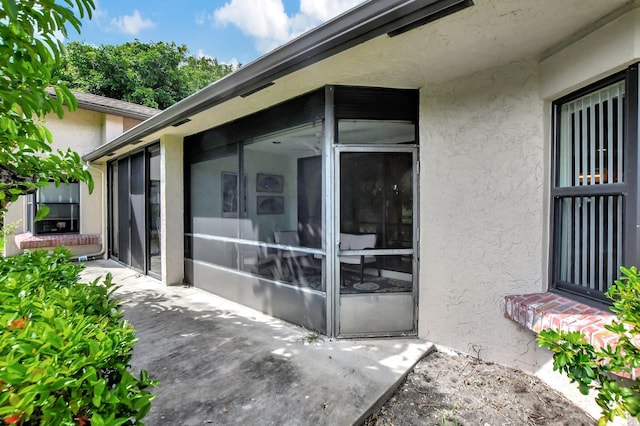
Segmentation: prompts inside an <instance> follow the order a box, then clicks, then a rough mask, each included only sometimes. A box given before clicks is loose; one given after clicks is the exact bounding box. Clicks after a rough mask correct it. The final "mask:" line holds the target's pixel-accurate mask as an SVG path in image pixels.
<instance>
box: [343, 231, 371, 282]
mask: <svg viewBox="0 0 640 426" xmlns="http://www.w3.org/2000/svg"><path fill="white" fill-rule="evenodd" d="M376 240H377V236H376V234H362V235H356V234H340V250H365V249H369V248H375V246H376ZM371 263H375V264H376V269H377V270H378V276H380V265H378V259H377V258H376V257H375V256H373V255H361V256H351V255H347V256H340V268H342V265H359V266H360V283H361V284H362V282H363V281H364V266H365V265H367V264H371Z"/></svg>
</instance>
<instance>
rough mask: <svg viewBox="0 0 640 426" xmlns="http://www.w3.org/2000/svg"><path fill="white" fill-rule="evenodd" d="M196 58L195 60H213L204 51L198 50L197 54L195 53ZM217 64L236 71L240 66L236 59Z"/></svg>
mask: <svg viewBox="0 0 640 426" xmlns="http://www.w3.org/2000/svg"><path fill="white" fill-rule="evenodd" d="M196 57H197V58H207V59H214V57H213V56H211V55H209V54H208V53H206V52H205V51H204V50H202V49H198V52H196ZM218 63H219V64H220V65H231V67H232V68H233V69H234V70H235V69H238V66H239V65H240V62H238V59H237V58H231V59H230V60H228V61H218Z"/></svg>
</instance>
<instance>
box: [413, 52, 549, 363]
mask: <svg viewBox="0 0 640 426" xmlns="http://www.w3.org/2000/svg"><path fill="white" fill-rule="evenodd" d="M538 89H539V87H538V70H537V64H536V63H535V62H533V61H531V62H527V61H523V62H517V63H512V64H509V65H507V66H504V67H500V68H496V69H490V70H487V71H484V72H481V73H476V74H474V75H472V76H469V77H466V78H461V79H458V80H455V81H451V82H448V83H445V84H441V85H438V86H436V87H427V88H424V89H422V90H421V94H420V98H421V101H420V107H421V108H420V157H421V176H420V195H421V201H420V204H421V210H420V222H421V233H420V234H421V235H420V241H421V243H420V247H421V258H420V276H419V278H420V295H419V297H420V308H419V333H420V337H422V338H425V339H428V340H430V341H433V342H437V343H438V344H441V345H445V346H448V347H451V348H454V349H456V350H459V351H462V352H465V353H470V354H475V353H476V352H478V351H479V352H480V356H481V357H482V358H483V359H489V360H491V361H494V362H498V363H501V364H506V365H511V366H515V367H518V368H521V369H524V370H527V371H532V370H533V369H534V368H535V363H536V361H535V357H534V352H535V348H536V344H535V341H534V335H533V333H531V332H529V331H523V330H520V329H519V327H518V326H517V325H516V324H515V323H513V322H512V321H509V320H507V319H505V318H503V315H502V311H503V304H504V299H503V298H504V296H505V295H507V294H517V293H523V292H524V293H532V292H539V291H545V290H546V286H545V285H544V282H543V281H544V280H543V253H544V252H545V248H544V247H543V244H542V235H543V232H544V226H543V216H544V211H543V208H544V207H543V206H544V205H545V203H544V189H543V187H544V174H545V170H546V166H545V157H544V152H545V150H544V139H545V138H544V135H543V111H544V104H543V101H542V100H540V98H539V96H538Z"/></svg>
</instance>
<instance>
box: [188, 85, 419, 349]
mask: <svg viewBox="0 0 640 426" xmlns="http://www.w3.org/2000/svg"><path fill="white" fill-rule="evenodd" d="M342 119H348V120H355V121H359V120H362V121H370V122H378V123H382V122H406V123H411V126H412V128H411V129H412V130H411V131H412V134H411V137H410V138H409V139H410V140H407V141H403V142H397V141H396V142H389V143H397V144H398V145H395V146H386V148H387V150H388V151H389V152H393V151H411V150H412V149H414V150H416V149H417V140H418V139H417V136H418V132H417V121H418V92H417V91H416V90H409V89H391V88H371V87H352V86H325V87H323V88H320V89H318V90H315V91H312V92H309V93H306V94H303V95H301V96H298V97H296V98H292V99H290V100H287V101H285V102H283V103H281V104H278V105H274V106H272V107H269V108H267V109H265V110H262V111H258V112H256V113H254V114H251V115H249V116H246V117H242V118H240V119H238V120H235V121H233V122H230V123H226V124H223V125H221V126H218V127H214V128H211V129H208V130H205V131H203V132H200V133H198V134H195V135H192V136H189V137H187V138H185V141H184V159H185V172H184V185H185V194H186V197H185V223H184V238H185V240H184V241H185V278H186V280H187V281H188V282H189V283H191V284H193V285H194V286H196V287H199V288H202V289H204V290H207V291H211V292H213V293H215V294H218V295H220V296H222V297H225V298H228V299H230V300H233V301H235V302H238V303H241V304H244V305H246V306H250V307H253V308H255V309H259V310H261V311H263V312H265V313H268V314H270V315H273V316H275V317H278V318H281V319H285V320H287V321H290V322H293V323H296V324H299V325H302V326H304V327H306V328H308V329H311V330H314V331H317V332H320V333H322V334H327V335H330V336H336V335H337V334H338V331H337V330H338V328H337V323H336V321H338V320H339V315H338V309H339V308H338V306H337V301H338V299H339V298H340V288H339V287H340V282H339V279H336V277H337V275H336V273H335V271H336V270H338V268H340V262H338V257H337V256H338V248H337V247H336V241H337V239H338V232H337V230H338V223H336V220H337V219H336V218H335V214H334V213H335V207H336V204H335V202H334V197H335V194H334V192H335V187H334V183H335V182H334V179H335V176H336V167H337V166H336V165H335V164H334V163H335V153H336V152H337V149H338V145H337V143H338V142H337V133H338V123H339V121H340V120H342ZM310 128H313V131H310ZM369 130H370V131H371V130H372V128H370V129H369ZM314 133H315V139H313V135H314ZM374 134H375V133H371V135H372V136H373V135H374ZM309 137H311V138H312V139H313V143H311V142H310V141H309V140H308V138H309ZM294 139H297V141H294ZM295 143H297V144H300V145H306V146H307V149H309V144H310V143H311V145H313V146H314V147H312V148H310V149H315V150H316V154H304V153H293V152H290V153H289V157H288V158H287V159H286V161H285V159H282V160H281V159H280V158H279V153H280V152H282V151H280V150H281V149H282V148H283V147H285V146H292V147H293V149H296V145H295ZM364 143H366V142H364ZM370 143H371V144H373V142H370ZM403 143H404V145H403ZM408 143H410V144H411V147H409V146H408V145H407V144H408ZM292 144H294V145H292ZM300 145H299V146H298V148H299V149H302V147H301V146H300ZM351 147H352V148H355V146H354V145H351ZM372 147H375V148H374V149H375V150H382V151H384V150H385V147H384V145H377V146H376V145H375V144H373V145H369V146H368V148H369V149H372ZM363 148H364V149H366V148H367V146H365V147H363ZM314 158H315V160H314ZM307 160H309V161H310V162H312V163H314V164H310V165H308V167H310V169H312V170H307V169H306V167H307V165H306V164H305V163H306V162H307ZM311 160H314V161H311ZM296 161H297V165H296ZM257 165H258V166H257ZM278 167H284V168H286V170H277V169H278ZM223 174H224V175H226V176H233V175H235V176H238V177H239V176H245V175H246V181H247V184H246V187H245V183H243V180H244V178H242V179H240V178H238V179H235V180H234V182H235V188H232V186H233V185H224V184H221V182H220V179H221V176H222V175H223ZM265 175H270V176H276V177H277V185H276V186H275V188H277V190H276V189H274V190H273V191H265V190H264V188H263V187H260V186H259V185H257V183H256V182H257V178H258V176H265ZM309 176H311V177H309ZM314 176H315V177H314ZM307 178H309V179H315V180H313V182H314V183H313V185H315V186H313V187H311V188H309V187H308V186H305V185H307V184H308V182H307V181H306V179H307ZM301 179H302V180H301ZM230 180H231V179H230ZM199 182H200V183H199ZM205 183H206V187H207V188H210V189H208V190H207V191H205V190H204V189H203V188H204V187H205ZM227 187H229V188H227ZM221 188H227V189H228V190H229V194H228V195H226V194H223V193H221V192H220V191H221ZM294 188H295V189H294ZM314 188H315V189H314ZM309 190H311V191H312V193H309V192H308V191H309ZM318 190H319V192H317V191H318ZM202 191H204V192H202ZM222 191H225V189H222ZM296 191H298V192H297V193H296ZM314 191H315V192H314ZM245 195H246V196H245ZM414 196H415V197H416V198H415V199H417V195H415V194H414ZM216 197H219V198H221V199H225V198H229V199H230V200H234V201H233V203H235V205H236V206H237V207H233V208H230V209H229V208H227V209H225V208H224V207H222V208H221V204H220V203H221V202H220V201H219V200H216ZM296 197H297V198H296ZM307 197H312V198H313V197H317V202H316V201H313V200H312V199H310V200H311V201H309V200H307ZM264 199H273V200H276V201H278V200H281V199H283V200H285V206H284V210H285V213H284V214H283V213H281V211H282V210H281V207H280V206H276V207H274V208H273V209H272V210H271V211H268V210H267V214H264V209H259V208H258V202H259V201H260V200H264ZM314 199H315V198H314ZM306 203H309V209H310V210H309V212H311V211H312V213H309V214H310V215H312V216H313V217H307V216H306V215H307V213H308V212H305V207H304V206H305V205H306ZM311 206H313V207H311ZM223 211H224V212H227V215H226V216H224V215H223ZM232 211H235V212H238V214H237V215H236V216H233V215H231V214H228V212H232ZM245 212H246V213H245ZM414 213H415V217H416V218H417V217H418V216H417V205H416V208H415V209H414ZM278 215H281V216H282V217H280V218H278V217H277V216H278ZM232 216H233V217H232ZM274 216H275V217H274ZM223 218H224V219H223ZM287 221H288V222H287ZM223 222H224V223H223ZM294 222H295V223H294ZM234 223H235V225H234ZM283 223H284V224H285V225H283ZM287 223H288V225H286V224H287ZM270 224H275V226H273V227H272V228H269V226H270ZM245 227H247V229H248V232H249V233H248V234H247V233H246V232H245V231H244V229H245ZM309 227H311V228H312V229H315V234H314V233H313V232H311V234H310V235H312V236H313V235H316V239H315V240H314V239H313V238H312V237H310V236H309V234H306V231H305V229H306V228H309ZM314 227H318V228H314ZM287 230H289V231H287ZM295 231H298V233H299V235H298V237H299V241H297V242H295V243H291V242H281V241H277V238H276V233H281V232H295ZM413 232H414V233H415V232H416V230H413ZM247 235H249V237H247ZM414 241H415V237H414ZM243 252H248V253H250V254H249V260H250V261H251V262H245V260H246V256H245V255H244V254H243ZM256 252H257V253H259V254H258V256H257V257H258V258H261V261H260V260H258V261H256V260H255V257H254V253H256ZM356 253H359V252H356ZM369 253H370V254H371V255H375V254H376V253H378V254H379V255H380V256H382V255H383V254H385V255H389V253H390V252H389V250H379V251H376V250H369ZM407 253H415V251H413V250H399V251H397V253H395V252H393V254H397V255H398V256H400V255H406V254H407ZM274 257H276V259H277V261H276V262H272V261H273V259H274ZM298 257H299V258H300V259H306V262H307V264H306V265H304V266H303V267H301V268H298V269H295V267H297V266H298V265H296V264H295V263H296V262H298V260H297V258H298ZM292 258H293V263H294V265H293V266H291V264H290V262H291V259H292ZM256 262H257V263H256ZM287 263H289V267H288V269H289V270H288V271H285V272H284V274H285V275H287V272H289V274H288V276H285V275H283V277H284V278H278V276H277V275H275V273H276V272H277V273H281V271H280V269H282V270H285V269H286V268H287ZM247 265H248V268H247ZM306 268H310V269H311V272H310V274H312V275H310V277H311V278H314V279H317V277H318V271H320V272H319V274H320V279H321V285H320V286H316V285H315V284H316V282H314V283H313V285H307V284H306V283H305V279H306V278H307V277H305V276H304V275H302V274H300V271H301V270H303V274H304V270H305V269H306ZM313 268H315V273H314V272H313ZM294 274H300V275H299V276H296V277H295V278H297V279H293V280H290V279H289V278H290V277H291V276H292V275H294ZM313 274H315V275H313ZM412 277H417V273H416V271H415V265H414V267H412ZM384 278H385V279H388V277H384ZM412 279H413V278H412ZM416 279H417V278H416ZM407 294H409V295H410V297H412V298H413V297H414V295H417V290H416V288H415V286H413V287H412V291H411V292H410V293H405V295H407ZM398 297H400V295H399V296H398ZM403 297H405V296H403ZM415 304H417V299H415ZM415 304H413V305H412V306H411V311H412V312H411V315H412V318H414V319H415V318H417V316H416V315H415V310H416V306H415ZM415 323H416V322H413V323H412V326H411V327H408V328H407V329H406V331H407V332H408V333H410V334H415V332H416V330H417V328H416V327H415ZM394 333H395V334H397V333H396V332H391V334H394ZM374 334H376V333H373V334H371V335H374ZM382 334H389V333H377V335H382ZM404 334H405V335H406V334H407V333H404Z"/></svg>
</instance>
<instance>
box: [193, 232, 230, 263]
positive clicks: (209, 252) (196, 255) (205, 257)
mask: <svg viewBox="0 0 640 426" xmlns="http://www.w3.org/2000/svg"><path fill="white" fill-rule="evenodd" d="M190 240H191V241H190V244H189V247H190V249H191V252H192V255H193V259H194V260H199V261H201V262H208V263H212V264H214V265H219V266H223V267H225V268H230V269H237V268H238V249H237V243H233V242H228V241H219V240H215V239H209V238H206V237H205V236H194V237H192V238H190Z"/></svg>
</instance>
